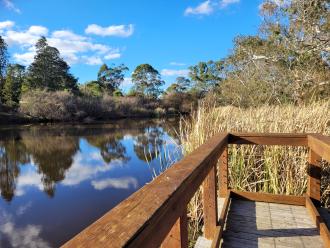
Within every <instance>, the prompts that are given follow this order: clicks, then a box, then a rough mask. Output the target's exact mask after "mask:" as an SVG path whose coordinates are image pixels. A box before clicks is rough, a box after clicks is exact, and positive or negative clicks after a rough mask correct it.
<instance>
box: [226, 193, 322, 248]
mask: <svg viewBox="0 0 330 248" xmlns="http://www.w3.org/2000/svg"><path fill="white" fill-rule="evenodd" d="M220 247H231V248H232V247H253V248H255V247H283V248H285V247H313V248H318V247H324V244H323V241H322V239H321V237H320V235H319V232H318V229H317V227H316V225H315V224H314V223H313V221H312V219H311V218H310V217H309V214H308V212H307V209H306V208H305V207H303V206H294V205H286V204H277V203H267V202H253V201H246V200H239V199H232V202H231V205H230V208H229V212H228V216H227V220H226V225H225V227H224V233H223V239H222V242H221V244H220Z"/></svg>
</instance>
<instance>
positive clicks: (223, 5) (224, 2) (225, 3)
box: [220, 0, 240, 8]
mask: <svg viewBox="0 0 330 248" xmlns="http://www.w3.org/2000/svg"><path fill="white" fill-rule="evenodd" d="M239 2H240V0H221V1H220V8H226V7H227V6H229V5H231V4H234V3H239Z"/></svg>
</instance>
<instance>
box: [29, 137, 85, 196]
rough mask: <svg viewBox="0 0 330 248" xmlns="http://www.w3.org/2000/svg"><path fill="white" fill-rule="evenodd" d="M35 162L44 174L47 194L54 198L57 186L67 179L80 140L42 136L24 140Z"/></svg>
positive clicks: (43, 181) (43, 178)
mask: <svg viewBox="0 0 330 248" xmlns="http://www.w3.org/2000/svg"><path fill="white" fill-rule="evenodd" d="M24 144H25V145H26V147H27V150H28V151H29V152H30V153H31V155H32V158H33V162H34V164H35V165H36V166H38V171H39V173H41V174H42V183H43V185H44V190H45V192H46V193H47V194H48V195H49V196H51V197H53V196H54V194H55V184H56V183H57V182H60V181H62V180H63V179H64V177H65V172H66V171H67V170H68V169H69V168H70V167H71V165H72V162H73V156H74V155H75V153H76V152H77V151H78V149H79V139H78V138H77V137H71V136H41V137H29V138H25V139H24Z"/></svg>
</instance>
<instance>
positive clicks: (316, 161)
mask: <svg viewBox="0 0 330 248" xmlns="http://www.w3.org/2000/svg"><path fill="white" fill-rule="evenodd" d="M320 162H321V157H320V156H319V155H317V154H316V153H315V152H314V151H313V150H312V149H309V158H308V185H307V195H308V196H309V197H310V198H311V199H313V200H314V202H315V203H317V204H319V203H320V199H321V193H320V191H321V188H320V187H321V182H320V181H321V165H320Z"/></svg>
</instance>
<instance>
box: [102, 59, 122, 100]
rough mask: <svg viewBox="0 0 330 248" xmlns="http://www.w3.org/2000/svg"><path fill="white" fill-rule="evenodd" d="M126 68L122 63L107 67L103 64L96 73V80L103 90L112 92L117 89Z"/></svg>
mask: <svg viewBox="0 0 330 248" xmlns="http://www.w3.org/2000/svg"><path fill="white" fill-rule="evenodd" d="M127 70H128V67H126V66H125V65H124V64H121V65H119V66H113V67H108V66H107V65H106V64H103V65H102V66H101V67H100V69H99V72H98V73H97V80H98V81H99V83H100V85H101V86H102V87H104V88H105V90H106V91H107V92H108V93H109V94H112V93H113V92H115V91H116V90H118V89H119V86H120V84H121V83H122V82H123V81H124V77H125V72H126V71H127Z"/></svg>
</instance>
